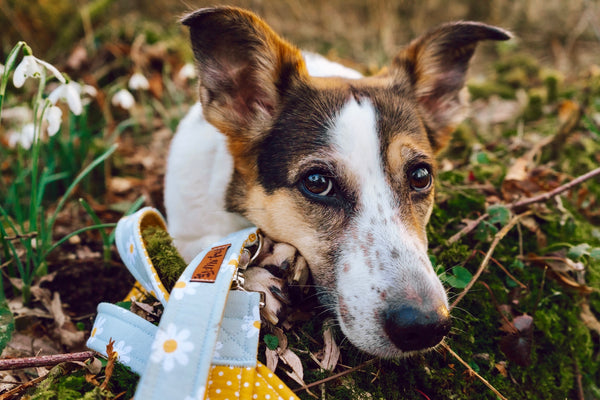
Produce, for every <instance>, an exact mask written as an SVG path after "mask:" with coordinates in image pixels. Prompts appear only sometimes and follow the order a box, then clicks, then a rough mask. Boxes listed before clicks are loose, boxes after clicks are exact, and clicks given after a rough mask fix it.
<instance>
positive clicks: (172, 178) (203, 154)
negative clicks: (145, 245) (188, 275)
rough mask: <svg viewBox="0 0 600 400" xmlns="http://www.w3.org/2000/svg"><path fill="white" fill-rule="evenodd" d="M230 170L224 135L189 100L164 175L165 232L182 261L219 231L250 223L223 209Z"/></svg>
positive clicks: (234, 229) (202, 246) (227, 231)
mask: <svg viewBox="0 0 600 400" xmlns="http://www.w3.org/2000/svg"><path fill="white" fill-rule="evenodd" d="M232 171H233V159H232V157H231V155H230V154H229V152H228V150H227V145H226V142H225V137H224V136H223V135H222V134H221V133H220V132H219V131H217V129H216V128H214V127H213V126H212V125H210V124H209V123H208V122H206V120H205V119H204V117H203V116H202V106H201V105H200V103H197V104H195V105H194V106H193V107H192V108H191V109H190V111H189V112H188V114H187V116H186V117H185V118H184V119H183V120H182V121H181V123H180V125H179V128H178V129H177V134H176V135H175V137H173V140H172V142H171V148H170V151H169V158H168V161H167V171H166V174H165V208H166V210H167V220H168V224H169V233H170V234H171V236H172V237H173V239H174V242H175V246H176V247H177V248H178V250H179V252H180V253H181V255H182V256H183V258H184V259H185V260H186V262H189V261H191V259H192V258H194V257H195V256H196V254H198V253H199V252H200V251H202V249H204V248H206V247H208V246H210V245H211V244H212V243H213V242H215V241H216V240H218V239H220V238H222V237H223V236H226V235H228V234H229V233H232V232H235V231H237V230H240V229H242V228H245V227H248V226H250V225H251V224H250V222H248V221H247V220H246V219H245V218H243V217H241V216H239V215H237V214H233V213H230V212H227V211H225V191H226V190H227V185H228V184H229V180H230V177H231V173H232Z"/></svg>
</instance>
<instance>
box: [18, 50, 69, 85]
mask: <svg viewBox="0 0 600 400" xmlns="http://www.w3.org/2000/svg"><path fill="white" fill-rule="evenodd" d="M43 67H45V68H46V69H48V70H49V71H50V72H52V74H53V75H54V76H55V77H56V79H58V80H59V81H60V82H61V83H66V80H65V77H64V76H62V74H61V73H60V71H59V70H57V69H56V68H55V67H54V66H53V65H51V64H49V63H47V62H46V61H43V60H40V59H39V58H36V57H34V56H33V55H31V54H29V55H25V56H23V59H22V60H21V62H20V63H19V65H17V68H15V72H14V74H13V84H14V85H15V87H17V88H20V87H21V86H23V84H24V83H25V81H26V80H27V78H39V76H40V75H41V74H42V68H43Z"/></svg>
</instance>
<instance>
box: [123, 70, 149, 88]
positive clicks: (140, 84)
mask: <svg viewBox="0 0 600 400" xmlns="http://www.w3.org/2000/svg"><path fill="white" fill-rule="evenodd" d="M128 85H129V89H131V90H138V89H141V90H148V89H150V82H148V79H146V77H145V76H144V75H142V74H140V73H139V72H136V73H135V74H133V75H131V78H129V83H128Z"/></svg>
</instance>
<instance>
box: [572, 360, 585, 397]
mask: <svg viewBox="0 0 600 400" xmlns="http://www.w3.org/2000/svg"><path fill="white" fill-rule="evenodd" d="M573 363H574V364H575V383H576V384H577V400H585V392H584V391H583V382H582V381H581V370H580V369H579V364H578V363H577V358H574V359H573Z"/></svg>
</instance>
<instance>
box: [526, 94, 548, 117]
mask: <svg viewBox="0 0 600 400" xmlns="http://www.w3.org/2000/svg"><path fill="white" fill-rule="evenodd" d="M528 100H529V101H528V103H527V107H526V108H525V111H523V118H524V119H525V120H526V121H535V120H538V119H540V118H541V117H542V115H543V111H542V106H543V103H544V102H543V96H542V94H541V93H540V92H539V91H530V92H529V93H528Z"/></svg>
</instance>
